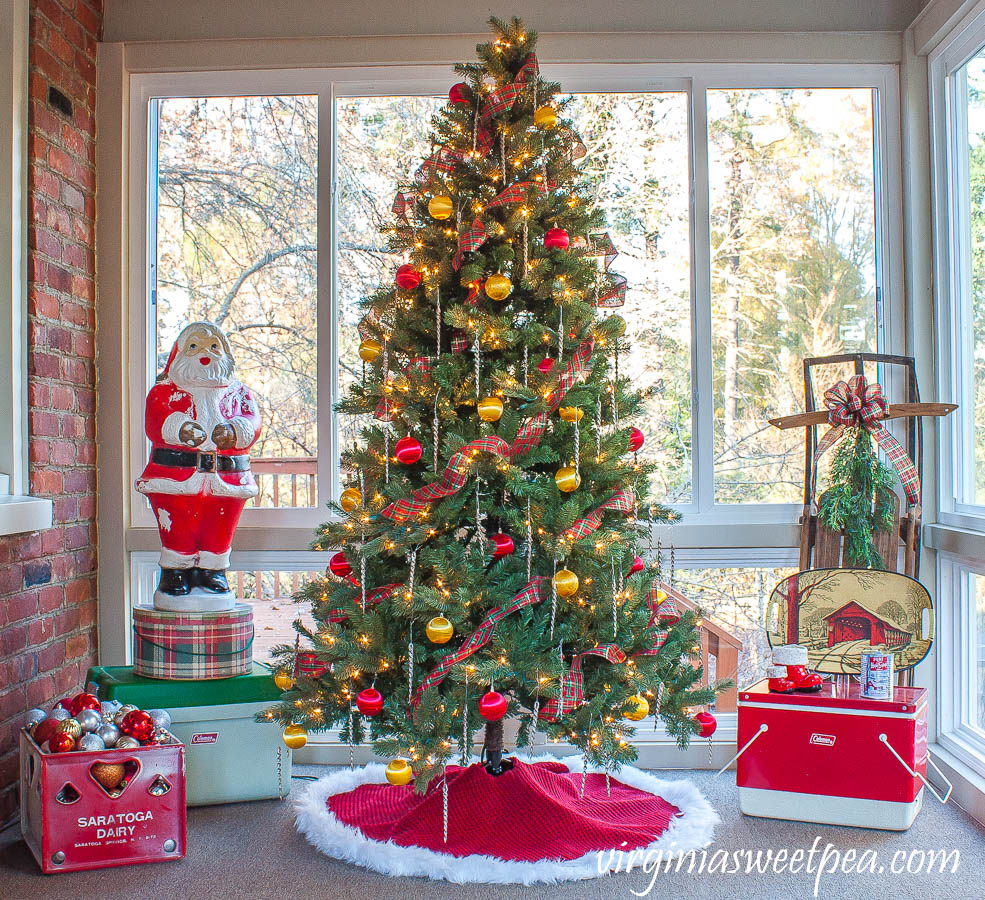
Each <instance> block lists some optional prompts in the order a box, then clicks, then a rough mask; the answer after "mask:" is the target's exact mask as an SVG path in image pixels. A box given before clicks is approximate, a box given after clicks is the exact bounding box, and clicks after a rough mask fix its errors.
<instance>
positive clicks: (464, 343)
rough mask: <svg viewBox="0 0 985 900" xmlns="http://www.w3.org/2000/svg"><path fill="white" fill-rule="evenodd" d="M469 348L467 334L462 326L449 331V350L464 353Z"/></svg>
mask: <svg viewBox="0 0 985 900" xmlns="http://www.w3.org/2000/svg"><path fill="white" fill-rule="evenodd" d="M468 348H469V336H468V335H467V334H466V333H465V329H464V328H455V329H454V330H453V331H452V333H451V352H452V353H464V352H465V351H466V350H468Z"/></svg>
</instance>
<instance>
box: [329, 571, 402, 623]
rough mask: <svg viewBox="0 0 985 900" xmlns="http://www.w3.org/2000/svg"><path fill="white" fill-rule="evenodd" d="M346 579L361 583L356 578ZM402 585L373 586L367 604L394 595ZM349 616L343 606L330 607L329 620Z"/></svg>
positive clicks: (342, 619)
mask: <svg viewBox="0 0 985 900" xmlns="http://www.w3.org/2000/svg"><path fill="white" fill-rule="evenodd" d="M346 580H347V581H350V582H352V583H353V584H354V585H356V586H357V587H358V585H359V582H358V581H357V580H356V579H355V578H349V579H346ZM402 587H403V585H402V584H400V583H398V582H394V583H393V584H384V585H383V586H382V587H378V588H373V590H371V591H369V593H367V594H366V606H367V607H369V606H373V605H374V604H376V603H379V602H380V601H381V600H385V599H387V598H388V597H391V596H393V594H394V592H395V591H398V590H400V588H402ZM348 618H349V614H348V613H347V612H346V611H345V610H344V609H342V607H341V606H337V607H335V609H330V610H329V611H328V621H329V622H344V621H345V620H346V619H348Z"/></svg>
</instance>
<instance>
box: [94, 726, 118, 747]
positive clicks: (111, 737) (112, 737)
mask: <svg viewBox="0 0 985 900" xmlns="http://www.w3.org/2000/svg"><path fill="white" fill-rule="evenodd" d="M96 734H97V735H99V737H100V738H101V739H102V741H103V746H105V747H115V746H116V742H117V741H118V740H119V739H120V729H119V728H117V727H116V726H115V725H114V724H113V723H112V722H107V723H106V724H105V725H100V726H99V728H97V729H96Z"/></svg>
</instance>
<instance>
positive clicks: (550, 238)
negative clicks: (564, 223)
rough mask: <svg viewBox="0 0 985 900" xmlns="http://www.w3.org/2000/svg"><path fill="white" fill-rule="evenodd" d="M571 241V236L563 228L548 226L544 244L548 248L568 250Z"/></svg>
mask: <svg viewBox="0 0 985 900" xmlns="http://www.w3.org/2000/svg"><path fill="white" fill-rule="evenodd" d="M570 243H571V238H569V237H568V232H567V231H565V230H564V229H563V228H548V229H547V233H546V234H545V235H544V246H545V247H546V248H547V249H548V250H567V249H568V245H569V244H570Z"/></svg>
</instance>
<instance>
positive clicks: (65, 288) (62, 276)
mask: <svg viewBox="0 0 985 900" xmlns="http://www.w3.org/2000/svg"><path fill="white" fill-rule="evenodd" d="M45 280H46V282H47V284H48V287H50V288H53V289H54V290H56V291H61V292H62V293H65V294H67V293H68V292H69V291H70V290H71V289H72V275H71V273H69V272H68V270H66V269H63V268H62V267H61V266H53V265H51V264H50V263H49V264H48V266H46V268H45Z"/></svg>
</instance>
